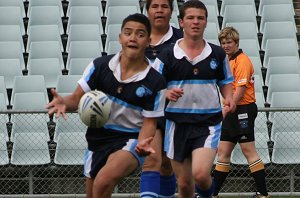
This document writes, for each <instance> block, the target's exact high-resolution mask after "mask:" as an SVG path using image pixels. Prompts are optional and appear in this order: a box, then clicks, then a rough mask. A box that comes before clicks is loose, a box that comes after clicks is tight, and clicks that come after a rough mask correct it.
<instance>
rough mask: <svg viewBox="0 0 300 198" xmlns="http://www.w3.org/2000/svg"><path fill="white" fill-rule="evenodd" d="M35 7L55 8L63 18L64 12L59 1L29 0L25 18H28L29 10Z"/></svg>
mask: <svg viewBox="0 0 300 198" xmlns="http://www.w3.org/2000/svg"><path fill="white" fill-rule="evenodd" d="M35 6H57V7H58V8H59V12H60V16H61V17H64V10H63V6H62V2H61V0H29V3H28V11H27V17H30V12H31V8H32V7H35Z"/></svg>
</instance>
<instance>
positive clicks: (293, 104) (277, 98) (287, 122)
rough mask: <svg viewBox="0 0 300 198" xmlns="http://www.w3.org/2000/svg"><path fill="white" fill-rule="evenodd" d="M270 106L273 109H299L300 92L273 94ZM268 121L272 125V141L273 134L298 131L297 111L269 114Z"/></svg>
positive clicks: (299, 119)
mask: <svg viewBox="0 0 300 198" xmlns="http://www.w3.org/2000/svg"><path fill="white" fill-rule="evenodd" d="M287 98H288V100H287ZM270 106H271V107H275V108H281V107H285V108H299V107H300V91H298V92H274V93H273V94H272V99H271V105H270ZM271 113H272V114H271ZM270 121H271V122H272V123H273V125H272V129H271V140H274V137H275V134H276V133H278V132H296V131H299V128H300V113H299V112H298V111H284V112H270Z"/></svg>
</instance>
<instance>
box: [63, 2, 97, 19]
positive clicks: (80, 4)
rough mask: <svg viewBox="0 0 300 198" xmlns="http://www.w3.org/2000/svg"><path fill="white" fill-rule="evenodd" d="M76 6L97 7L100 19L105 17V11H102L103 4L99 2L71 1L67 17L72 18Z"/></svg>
mask: <svg viewBox="0 0 300 198" xmlns="http://www.w3.org/2000/svg"><path fill="white" fill-rule="evenodd" d="M74 6H78V7H80V6H92V7H97V8H98V9H99V13H100V17H102V16H103V9H102V4H101V1H99V0H84V1H82V0H71V1H69V4H68V8H67V13H66V16H67V17H69V16H70V10H71V8H72V7H74Z"/></svg>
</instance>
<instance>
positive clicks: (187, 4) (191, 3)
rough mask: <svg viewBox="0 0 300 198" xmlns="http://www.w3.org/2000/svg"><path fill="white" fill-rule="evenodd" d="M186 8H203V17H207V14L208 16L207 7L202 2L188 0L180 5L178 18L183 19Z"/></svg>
mask: <svg viewBox="0 0 300 198" xmlns="http://www.w3.org/2000/svg"><path fill="white" fill-rule="evenodd" d="M188 8H198V9H203V10H205V17H206V18H207V16H208V13H207V8H206V6H205V5H204V3H202V2H201V1H199V0H189V1H187V2H185V3H184V4H182V6H181V7H180V10H179V18H180V19H183V17H184V16H185V11H186V10H187V9H188Z"/></svg>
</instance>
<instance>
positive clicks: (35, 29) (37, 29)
mask: <svg viewBox="0 0 300 198" xmlns="http://www.w3.org/2000/svg"><path fill="white" fill-rule="evenodd" d="M27 33H28V40H27V47H26V51H27V52H29V51H30V45H31V43H32V42H39V41H58V42H59V44H60V51H61V52H63V51H64V47H63V44H62V40H61V36H60V32H59V28H58V26H57V25H34V26H30V27H29V29H28V30H27Z"/></svg>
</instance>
